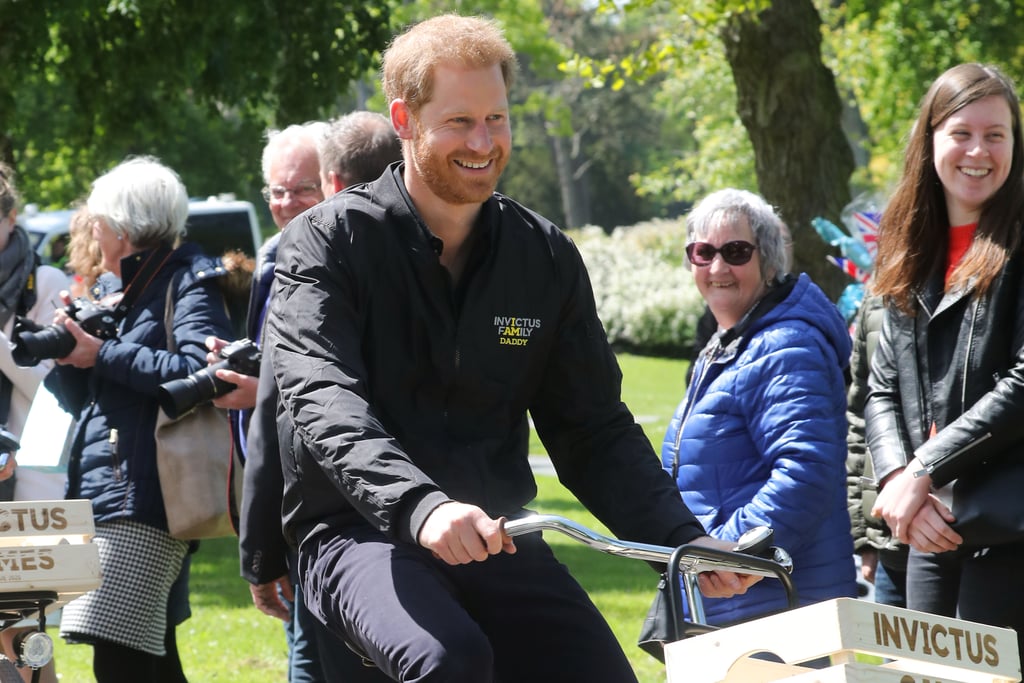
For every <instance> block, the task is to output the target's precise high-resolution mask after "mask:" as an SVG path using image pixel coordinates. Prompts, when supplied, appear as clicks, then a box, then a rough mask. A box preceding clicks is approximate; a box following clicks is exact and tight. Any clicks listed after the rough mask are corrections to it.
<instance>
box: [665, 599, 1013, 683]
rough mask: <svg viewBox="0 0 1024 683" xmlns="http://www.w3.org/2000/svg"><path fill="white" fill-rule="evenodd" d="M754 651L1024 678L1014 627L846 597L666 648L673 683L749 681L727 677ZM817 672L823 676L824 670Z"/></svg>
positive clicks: (945, 679)
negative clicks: (870, 658) (882, 660)
mask: <svg viewBox="0 0 1024 683" xmlns="http://www.w3.org/2000/svg"><path fill="white" fill-rule="evenodd" d="M755 651H764V652H770V653H772V654H774V655H777V656H778V657H779V658H781V659H782V660H783V661H784V662H785V663H787V664H790V665H792V664H799V663H801V662H806V661H810V660H813V659H818V658H820V657H826V656H829V657H832V663H833V664H837V665H838V664H853V663H854V660H855V657H856V655H857V654H866V655H874V656H877V657H883V658H885V659H889V660H893V662H892V663H891V664H889V665H887V667H888V668H889V669H890V670H899V669H903V670H905V671H907V672H912V674H913V675H911V674H903V673H901V674H900V675H901V676H908V678H906V679H902V678H899V677H897V678H896V679H895V680H897V681H902V682H903V683H911V682H913V683H924V682H925V681H928V682H929V683H938V682H939V681H941V683H949V682H951V681H952V682H954V683H955V682H964V683H973V682H975V681H977V682H979V683H980V682H982V681H984V682H985V683H1003V682H1016V681H1020V680H1021V673H1020V655H1019V653H1018V651H1017V637H1016V634H1015V633H1014V631H1012V630H1011V629H1005V628H996V627H992V626H986V625H984V624H977V623H973V622H967V621H963V620H960V619H950V618H946V617H939V616H935V615H931V614H925V613H923V612H916V611H913V610H907V609H900V608H897V607H890V606H888V605H879V604H876V603H872V602H867V601H863V600H853V599H850V598H840V599H837V600H829V601H826V602H822V603H818V604H816V605H809V606H807V607H801V608H799V609H795V610H790V611H788V612H784V613H782V614H777V615H774V616H770V617H764V618H763V619H756V620H754V621H750V622H747V623H744V624H738V625H736V626H732V627H729V628H726V629H722V630H719V631H715V632H712V633H708V634H705V635H702V636H696V637H693V638H688V639H686V640H682V641H679V642H678V643H672V644H670V645H668V646H667V647H666V648H665V656H666V667H667V671H668V681H669V683H682V682H684V681H685V682H686V683H722V682H723V681H730V682H731V681H733V680H735V681H736V682H737V683H740V682H742V683H750V682H749V681H747V680H744V679H742V678H737V679H731V678H728V677H727V676H728V675H729V671H730V669H731V668H732V667H733V666H734V665H736V664H737V662H738V660H740V659H741V658H744V657H746V656H747V655H749V654H750V653H752V652H755ZM876 668H877V667H876ZM851 671H854V672H856V670H851ZM889 673H891V671H890V672H883V673H881V674H879V676H882V677H881V678H879V679H878V680H880V681H886V680H893V678H892V677H891V676H889V677H886V676H887V675H888V674H889ZM814 675H817V676H819V677H820V676H823V674H821V672H820V671H819V672H815V673H814ZM851 675H859V673H851ZM929 676H932V677H934V678H929ZM755 680H758V679H755ZM761 680H789V679H788V678H776V679H761ZM794 680H808V681H810V680H817V679H813V678H807V679H794ZM821 680H822V681H825V680H846V679H842V678H840V679H825V678H821ZM849 680H852V681H857V680H872V679H858V678H851V679H849Z"/></svg>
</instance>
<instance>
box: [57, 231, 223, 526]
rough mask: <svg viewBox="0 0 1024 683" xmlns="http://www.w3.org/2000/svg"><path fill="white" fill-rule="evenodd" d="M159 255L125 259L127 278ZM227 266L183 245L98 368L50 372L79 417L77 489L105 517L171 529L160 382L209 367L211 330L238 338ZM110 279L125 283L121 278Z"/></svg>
mask: <svg viewBox="0 0 1024 683" xmlns="http://www.w3.org/2000/svg"><path fill="white" fill-rule="evenodd" d="M149 253H150V252H140V253H137V254H132V255H130V256H128V257H126V258H125V259H123V260H122V262H121V275H122V277H123V279H124V282H126V283H131V282H132V279H133V277H134V276H135V274H136V273H137V272H138V270H139V267H140V265H141V263H142V262H143V260H144V259H145V257H146V256H147V255H148V254H149ZM223 272H224V270H223V267H222V266H221V265H220V263H219V261H218V260H216V259H212V258H209V257H206V256H204V255H202V253H201V252H200V249H199V247H197V246H196V245H194V244H189V243H186V244H184V245H182V246H181V247H179V248H178V249H176V250H175V251H174V252H173V253H172V254H171V256H170V258H169V259H168V261H167V262H166V263H165V264H164V266H163V267H162V268H161V269H160V270H159V272H157V274H156V275H155V276H154V277H153V279H152V281H151V282H150V283H149V285H148V286H146V287H145V289H144V290H143V291H142V293H141V294H140V295H139V297H138V299H137V300H136V301H135V303H134V305H133V306H132V307H131V308H130V309H129V311H128V313H127V315H126V316H125V318H124V320H122V321H121V323H120V327H119V329H120V333H119V335H118V338H117V339H111V340H108V341H105V342H104V343H103V346H101V347H100V352H99V355H98V356H97V358H96V364H95V365H94V366H93V367H92V368H89V369H85V370H81V369H78V368H74V367H71V366H62V365H58V366H57V367H56V369H55V370H54V372H53V373H51V375H50V377H48V378H47V385H48V386H50V387H51V389H52V390H53V391H54V393H55V395H56V396H57V397H58V398H59V399H60V401H61V404H62V405H63V406H64V408H65V409H66V410H68V412H70V413H71V414H72V415H73V416H75V417H76V418H77V420H78V422H77V425H76V427H75V434H74V438H73V440H72V446H71V457H70V461H69V463H68V492H67V497H68V498H88V499H90V500H91V501H92V506H93V514H94V516H95V519H96V521H97V522H109V521H113V520H116V519H133V520H136V521H138V522H142V523H144V524H148V525H150V526H154V527H157V528H159V529H163V530H165V531H166V529H167V518H166V515H165V513H164V507H163V498H162V496H161V493H160V481H159V479H158V476H157V469H156V442H155V440H154V438H153V430H154V428H155V426H156V415H157V409H158V404H157V400H156V395H157V388H158V387H159V386H160V385H161V384H163V383H164V382H167V381H170V380H172V379H180V378H182V377H186V376H188V375H190V374H192V373H193V372H195V371H197V370H200V369H202V368H204V367H206V346H205V340H206V337H208V336H210V335H215V336H218V337H221V338H224V339H230V338H231V326H230V323H229V322H228V317H227V311H226V309H225V306H224V299H223V295H222V293H221V291H220V288H219V286H218V284H217V278H218V277H219V276H220V275H221V274H223ZM172 278H173V282H174V285H175V292H174V295H173V299H174V320H173V326H172V329H173V333H174V340H175V342H176V343H177V346H178V352H177V353H170V352H168V351H167V350H166V348H167V334H166V331H165V326H164V308H165V303H166V295H167V287H168V286H169V285H170V284H171V282H172ZM104 282H107V283H109V284H111V285H112V286H114V287H117V286H119V283H118V282H117V281H116V278H111V279H105V280H104ZM111 291H113V290H111ZM107 293H110V292H103V294H107ZM115 429H116V430H117V431H116V434H113V430H115Z"/></svg>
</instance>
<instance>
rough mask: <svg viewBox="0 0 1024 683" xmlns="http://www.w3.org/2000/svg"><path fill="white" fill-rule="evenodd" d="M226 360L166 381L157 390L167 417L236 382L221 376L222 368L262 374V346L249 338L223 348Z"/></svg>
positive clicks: (219, 394) (240, 372)
mask: <svg viewBox="0 0 1024 683" xmlns="http://www.w3.org/2000/svg"><path fill="white" fill-rule="evenodd" d="M220 357H221V359H222V360H220V361H217V362H216V363H214V364H213V365H208V366H207V367H205V368H203V369H202V370H198V371H196V372H193V373H192V374H191V375H189V376H188V377H185V378H184V379H172V380H171V381H170V382H164V383H163V384H161V385H160V388H159V389H158V390H157V400H158V401H159V402H160V407H161V408H163V410H164V413H166V414H167V417H169V418H171V419H172V420H176V419H178V418H179V417H180V416H182V415H184V414H185V413H187V412H188V411H190V410H192V409H193V408H195V407H196V406H198V405H199V404H200V403H205V402H206V401H212V400H213V399H215V398H217V397H218V396H223V395H224V394H226V393H228V392H229V391H231V390H232V389H234V388H235V385H234V384H232V383H231V382H225V381H224V380H222V379H220V378H219V377H217V371H218V370H222V369H223V370H233V371H234V372H237V373H239V374H242V375H249V376H250V377H259V374H260V357H261V354H260V350H259V348H258V347H257V346H256V345H255V344H253V343H252V342H251V341H250V340H248V339H239V340H238V341H236V342H232V343H230V344H228V345H227V346H225V347H224V348H223V349H221V350H220Z"/></svg>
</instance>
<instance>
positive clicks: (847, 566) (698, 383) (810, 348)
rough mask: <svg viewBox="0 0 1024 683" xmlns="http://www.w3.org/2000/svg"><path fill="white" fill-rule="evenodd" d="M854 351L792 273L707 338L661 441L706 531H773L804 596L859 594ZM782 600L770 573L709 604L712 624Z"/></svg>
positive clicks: (729, 534) (807, 285)
mask: <svg viewBox="0 0 1024 683" xmlns="http://www.w3.org/2000/svg"><path fill="white" fill-rule="evenodd" d="M780 290H781V291H780ZM773 300H774V301H776V302H777V303H774V305H772V301H773ZM769 306H770V308H769ZM765 309H768V310H765ZM735 332H738V334H735ZM723 344H724V348H723ZM849 357H850V337H849V333H848V332H847V330H846V327H845V324H844V322H843V319H842V317H841V316H840V315H839V313H838V311H837V310H836V307H835V306H834V305H833V304H832V302H831V301H829V300H828V298H827V297H826V296H825V295H824V293H822V291H821V290H820V289H819V288H818V287H817V285H815V284H814V283H813V282H811V280H810V279H809V278H808V277H807V275H801V276H800V277H799V279H796V278H790V279H789V281H788V282H787V283H785V284H783V285H781V286H780V287H779V288H778V289H776V290H774V291H773V292H772V293H770V294H769V295H768V297H766V298H765V300H764V301H763V302H762V305H760V306H759V307H758V308H757V309H756V310H755V311H754V312H753V313H752V314H751V315H750V316H749V318H748V319H747V320H745V321H741V322H740V323H739V324H738V325H737V327H736V328H734V329H733V330H730V331H726V332H725V333H722V334H721V335H718V336H716V337H713V338H712V340H711V341H710V342H709V343H708V346H707V347H706V348H705V349H704V351H703V352H702V353H701V355H700V357H699V358H698V360H697V365H696V369H695V371H694V373H693V380H692V382H691V384H690V386H689V388H688V390H687V393H686V398H685V399H684V400H683V402H682V404H680V406H679V408H678V409H677V411H676V414H675V416H674V417H673V418H672V422H671V424H670V425H669V428H668V432H667V433H666V435H665V442H664V444H663V446H662V456H661V457H662V464H663V466H664V467H665V469H666V470H667V471H668V472H669V473H670V474H673V476H674V478H675V480H676V484H677V486H678V487H679V490H680V491H681V492H682V496H683V500H685V501H686V504H687V505H688V506H689V507H690V509H691V510H692V511H693V513H694V514H695V515H696V516H697V518H698V519H699V520H700V522H701V523H702V524H703V525H704V528H705V529H707V531H708V533H709V534H710V535H711V536H714V537H716V538H721V539H727V540H736V539H738V538H739V537H740V535H741V534H742V533H743V532H744V531H746V530H747V529H750V528H751V527H755V526H758V525H763V524H766V525H768V526H771V527H772V528H773V529H774V530H775V539H774V544H775V545H777V546H780V547H782V548H785V549H786V550H787V551H789V553H790V554H791V555H792V556H793V564H794V571H793V580H794V584H795V585H796V589H797V592H798V594H799V596H800V601H801V604H807V603H810V602H818V601H820V600H826V599H829V598H835V597H842V596H855V595H856V584H855V574H854V572H855V570H854V564H853V540H852V538H851V535H850V515H849V512H848V511H847V509H846V469H845V461H846V415H845V410H846V387H845V381H844V376H843V369H844V368H845V367H846V365H847V363H848V359H849ZM680 424H682V433H680V432H679V430H680ZM677 447H678V454H679V457H678V465H676V464H675V462H674V456H675V454H676V452H677ZM785 606H786V602H785V598H784V594H783V591H782V589H781V587H780V585H779V583H778V582H777V581H774V580H772V579H765V580H763V581H761V582H760V583H758V584H756V585H755V586H753V587H752V588H751V589H750V590H749V591H748V592H747V594H746V595H743V596H738V597H734V598H729V599H705V601H704V607H705V610H706V614H707V617H708V622H709V623H712V624H726V623H732V622H736V621H741V620H746V619H750V618H753V617H756V616H760V615H764V614H766V613H769V612H772V611H777V610H780V609H784V608H785Z"/></svg>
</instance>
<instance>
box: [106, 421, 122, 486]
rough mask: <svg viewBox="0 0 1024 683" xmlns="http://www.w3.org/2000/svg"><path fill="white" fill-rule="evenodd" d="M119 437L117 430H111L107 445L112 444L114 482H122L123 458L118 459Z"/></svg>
mask: <svg viewBox="0 0 1024 683" xmlns="http://www.w3.org/2000/svg"><path fill="white" fill-rule="evenodd" d="M117 437H118V434H117V429H111V430H110V436H109V437H108V439H107V443H109V444H110V459H111V462H112V463H113V469H114V481H121V458H120V457H118V455H119V454H118V450H117Z"/></svg>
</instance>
